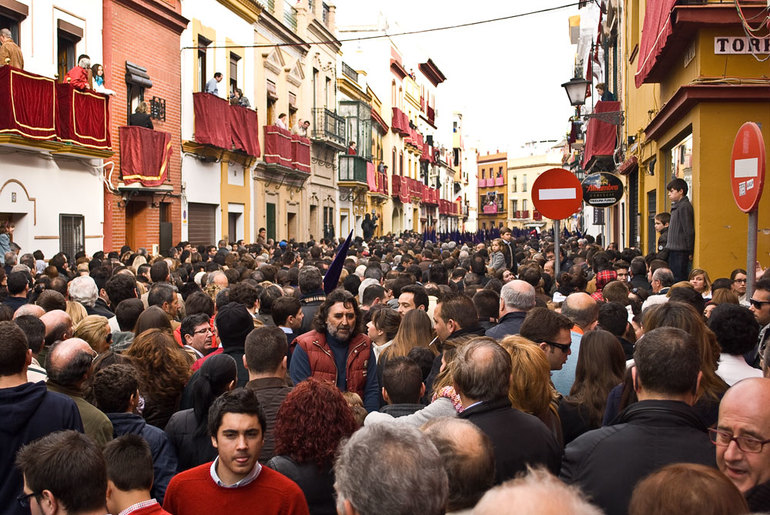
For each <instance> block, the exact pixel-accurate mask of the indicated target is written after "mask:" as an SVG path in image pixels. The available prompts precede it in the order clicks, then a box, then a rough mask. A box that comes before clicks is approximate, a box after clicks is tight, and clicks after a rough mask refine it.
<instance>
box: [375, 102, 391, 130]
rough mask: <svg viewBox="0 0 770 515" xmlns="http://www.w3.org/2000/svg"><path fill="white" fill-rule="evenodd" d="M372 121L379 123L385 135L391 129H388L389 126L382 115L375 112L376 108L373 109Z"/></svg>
mask: <svg viewBox="0 0 770 515" xmlns="http://www.w3.org/2000/svg"><path fill="white" fill-rule="evenodd" d="M372 119H373V120H374V121H375V122H376V123H377V125H379V126H380V128H381V129H382V132H383V133H386V132H388V129H390V127H388V124H387V123H385V120H383V119H382V116H380V113H378V112H377V111H375V110H374V108H372Z"/></svg>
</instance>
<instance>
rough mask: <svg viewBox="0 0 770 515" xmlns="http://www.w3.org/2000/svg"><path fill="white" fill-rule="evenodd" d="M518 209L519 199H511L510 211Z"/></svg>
mask: <svg viewBox="0 0 770 515" xmlns="http://www.w3.org/2000/svg"><path fill="white" fill-rule="evenodd" d="M518 210H519V201H518V200H511V211H513V212H514V213H515V212H516V211H518Z"/></svg>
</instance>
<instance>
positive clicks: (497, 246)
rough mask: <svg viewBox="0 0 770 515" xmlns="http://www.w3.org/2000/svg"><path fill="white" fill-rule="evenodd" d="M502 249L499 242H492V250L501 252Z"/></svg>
mask: <svg viewBox="0 0 770 515" xmlns="http://www.w3.org/2000/svg"><path fill="white" fill-rule="evenodd" d="M499 251H500V245H498V244H497V242H495V243H493V244H492V252H499Z"/></svg>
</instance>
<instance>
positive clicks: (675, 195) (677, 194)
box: [668, 189, 684, 202]
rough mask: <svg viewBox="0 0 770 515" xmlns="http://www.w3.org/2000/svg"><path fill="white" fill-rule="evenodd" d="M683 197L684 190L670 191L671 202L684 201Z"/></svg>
mask: <svg viewBox="0 0 770 515" xmlns="http://www.w3.org/2000/svg"><path fill="white" fill-rule="evenodd" d="M682 197H684V192H682V190H674V189H671V190H668V199H669V200H670V201H671V202H679V201H680V200H682Z"/></svg>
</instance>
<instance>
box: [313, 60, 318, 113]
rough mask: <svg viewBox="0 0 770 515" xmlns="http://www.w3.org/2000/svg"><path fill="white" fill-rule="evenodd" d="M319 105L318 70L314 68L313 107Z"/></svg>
mask: <svg viewBox="0 0 770 515" xmlns="http://www.w3.org/2000/svg"><path fill="white" fill-rule="evenodd" d="M317 106H318V70H316V69H315V68H313V109H315V108H316V107H317Z"/></svg>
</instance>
